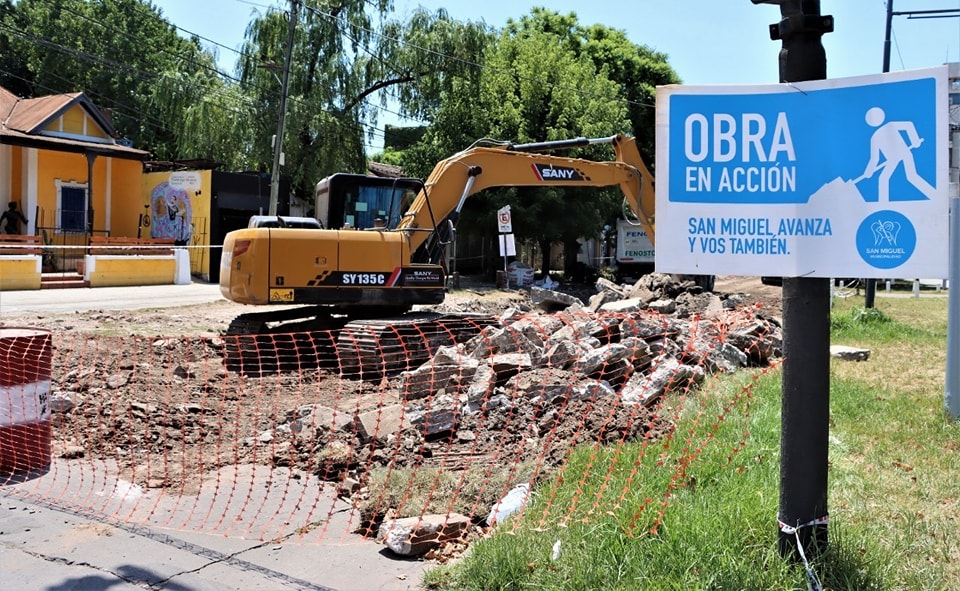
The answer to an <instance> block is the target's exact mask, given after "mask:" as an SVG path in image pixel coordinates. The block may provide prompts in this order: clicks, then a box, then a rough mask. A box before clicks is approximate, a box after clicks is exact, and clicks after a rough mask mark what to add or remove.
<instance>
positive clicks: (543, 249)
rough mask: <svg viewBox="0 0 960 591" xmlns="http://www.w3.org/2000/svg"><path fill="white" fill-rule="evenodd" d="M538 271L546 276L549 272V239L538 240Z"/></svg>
mask: <svg viewBox="0 0 960 591" xmlns="http://www.w3.org/2000/svg"><path fill="white" fill-rule="evenodd" d="M540 273H541V275H543V276H544V277H546V276H547V275H548V274H549V273H550V241H549V240H541V241H540Z"/></svg>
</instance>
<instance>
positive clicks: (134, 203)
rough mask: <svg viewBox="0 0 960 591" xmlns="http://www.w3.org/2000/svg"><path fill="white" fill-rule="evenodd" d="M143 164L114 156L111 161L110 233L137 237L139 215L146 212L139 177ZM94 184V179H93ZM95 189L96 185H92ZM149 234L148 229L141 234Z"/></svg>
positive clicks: (145, 235) (147, 235)
mask: <svg viewBox="0 0 960 591" xmlns="http://www.w3.org/2000/svg"><path fill="white" fill-rule="evenodd" d="M142 170H143V165H142V164H141V163H140V162H139V161H137V160H123V159H121V158H114V159H113V162H112V163H111V173H112V177H113V179H112V191H111V201H112V203H113V214H112V216H111V219H110V235H111V236H124V237H127V238H136V237H137V224H139V223H140V216H141V215H142V214H144V213H146V210H145V209H144V207H143V206H144V205H146V204H147V203H148V202H147V201H145V200H144V199H143V195H142V192H141V184H142V183H141V178H142V176H143V175H142V174H141V173H142ZM94 184H96V179H94ZM94 191H96V187H94ZM141 236H142V237H144V238H148V237H149V236H150V232H149V230H147V232H146V233H142V234H141Z"/></svg>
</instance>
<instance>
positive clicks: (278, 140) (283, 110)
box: [269, 0, 300, 215]
mask: <svg viewBox="0 0 960 591" xmlns="http://www.w3.org/2000/svg"><path fill="white" fill-rule="evenodd" d="M299 7H300V0H290V23H289V25H288V26H287V46H286V54H285V56H284V58H283V78H282V79H281V81H280V114H279V116H278V117H277V135H276V136H274V138H273V171H272V172H271V174H270V210H269V213H270V215H277V203H279V201H280V158H281V156H282V155H283V129H284V123H285V119H286V116H287V87H288V86H289V84H290V61H291V57H292V55H293V41H294V35H295V34H296V32H297V9H298V8H299Z"/></svg>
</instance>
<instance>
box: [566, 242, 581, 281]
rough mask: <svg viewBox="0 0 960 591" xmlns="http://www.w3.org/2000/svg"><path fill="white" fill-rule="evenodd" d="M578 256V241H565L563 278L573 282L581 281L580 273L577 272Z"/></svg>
mask: <svg viewBox="0 0 960 591" xmlns="http://www.w3.org/2000/svg"><path fill="white" fill-rule="evenodd" d="M578 254H580V243H579V242H578V241H576V240H567V241H565V242H564V243H563V276H564V277H566V278H568V279H573V280H574V281H583V277H582V273H579V272H578V267H579V265H577V255H578Z"/></svg>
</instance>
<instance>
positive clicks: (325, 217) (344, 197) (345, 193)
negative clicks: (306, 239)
mask: <svg viewBox="0 0 960 591" xmlns="http://www.w3.org/2000/svg"><path fill="white" fill-rule="evenodd" d="M421 189H423V181H421V180H420V179H411V178H391V177H378V176H368V175H362V174H350V173H342V172H339V173H337V174H333V175H330V176H328V177H325V178H323V179H321V180H320V182H318V183H317V185H316V190H315V204H316V218H317V219H318V220H319V221H320V224H321V225H322V227H324V228H328V229H331V230H339V229H341V228H346V229H354V230H366V229H370V228H383V229H387V230H392V229H394V228H396V227H397V224H399V223H400V219H401V216H402V215H403V213H404V212H405V211H406V210H407V208H408V207H409V206H410V203H412V202H413V199H414V198H415V197H416V196H417V193H419V192H420V190H421ZM378 220H379V221H380V222H381V225H379V226H378Z"/></svg>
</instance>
